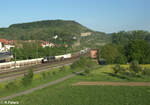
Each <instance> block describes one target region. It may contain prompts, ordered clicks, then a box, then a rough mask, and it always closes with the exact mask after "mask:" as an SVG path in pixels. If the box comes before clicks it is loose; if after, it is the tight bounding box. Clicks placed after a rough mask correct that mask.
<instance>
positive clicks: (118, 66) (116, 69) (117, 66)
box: [113, 64, 121, 74]
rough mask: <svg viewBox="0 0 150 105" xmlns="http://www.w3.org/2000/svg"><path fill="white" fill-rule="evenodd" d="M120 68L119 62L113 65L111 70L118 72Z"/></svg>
mask: <svg viewBox="0 0 150 105" xmlns="http://www.w3.org/2000/svg"><path fill="white" fill-rule="evenodd" d="M120 70H121V67H120V65H119V64H117V65H115V67H113V71H114V74H118V73H119V72H120Z"/></svg>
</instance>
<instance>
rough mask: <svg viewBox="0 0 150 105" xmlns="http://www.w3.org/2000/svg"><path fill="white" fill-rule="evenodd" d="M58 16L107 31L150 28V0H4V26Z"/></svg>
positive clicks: (0, 10)
mask: <svg viewBox="0 0 150 105" xmlns="http://www.w3.org/2000/svg"><path fill="white" fill-rule="evenodd" d="M55 19H64V20H75V21H77V22H79V23H80V24H82V25H84V26H86V27H88V28H90V29H93V30H95V31H101V32H106V33H112V32H118V31H122V30H125V31H129V30H147V31H149V32H150V0H0V27H8V26H9V25H11V24H16V23H25V22H32V21H40V20H55Z"/></svg>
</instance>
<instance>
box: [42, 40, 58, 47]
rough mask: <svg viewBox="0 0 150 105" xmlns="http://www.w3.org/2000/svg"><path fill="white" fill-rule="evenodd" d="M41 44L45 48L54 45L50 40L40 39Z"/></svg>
mask: <svg viewBox="0 0 150 105" xmlns="http://www.w3.org/2000/svg"><path fill="white" fill-rule="evenodd" d="M41 46H42V47H43V48H45V47H54V46H55V45H54V44H53V43H50V42H46V41H42V43H41Z"/></svg>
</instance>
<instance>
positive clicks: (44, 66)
mask: <svg viewBox="0 0 150 105" xmlns="http://www.w3.org/2000/svg"><path fill="white" fill-rule="evenodd" d="M78 59H79V58H76V59H70V60H64V61H61V62H59V63H58V62H57V63H56V62H53V63H46V64H40V65H37V66H35V67H29V68H24V69H22V70H16V71H13V72H8V73H3V74H0V79H4V78H9V77H13V76H14V77H17V76H19V75H23V74H25V73H27V71H28V70H29V69H32V70H33V72H34V73H38V72H41V71H45V70H48V69H52V68H56V67H61V66H63V65H70V64H72V63H73V62H74V61H76V60H78Z"/></svg>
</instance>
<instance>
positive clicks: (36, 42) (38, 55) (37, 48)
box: [36, 39, 39, 58]
mask: <svg viewBox="0 0 150 105" xmlns="http://www.w3.org/2000/svg"><path fill="white" fill-rule="evenodd" d="M36 45H37V46H36V57H37V58H38V56H39V54H38V40H37V39H36Z"/></svg>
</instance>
